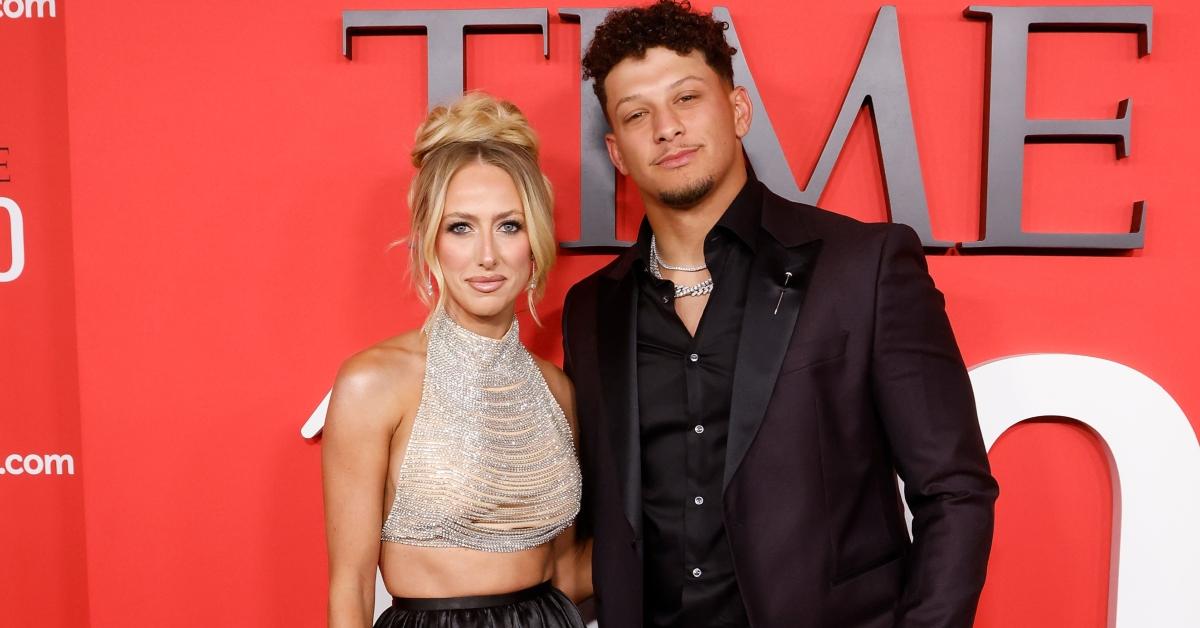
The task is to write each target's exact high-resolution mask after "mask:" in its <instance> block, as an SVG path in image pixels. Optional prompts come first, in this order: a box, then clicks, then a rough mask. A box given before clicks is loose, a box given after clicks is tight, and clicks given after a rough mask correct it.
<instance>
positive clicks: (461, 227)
mask: <svg viewBox="0 0 1200 628" xmlns="http://www.w3.org/2000/svg"><path fill="white" fill-rule="evenodd" d="M446 231H448V232H450V233H467V232H469V231H471V225H468V224H467V223H465V222H455V223H451V224H450V226H449V227H447V228H446Z"/></svg>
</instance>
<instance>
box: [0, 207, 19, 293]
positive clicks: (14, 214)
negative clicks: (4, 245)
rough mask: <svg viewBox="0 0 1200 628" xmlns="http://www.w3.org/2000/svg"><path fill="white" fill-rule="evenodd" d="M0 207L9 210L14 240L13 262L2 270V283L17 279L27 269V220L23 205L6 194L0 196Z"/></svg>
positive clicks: (12, 238)
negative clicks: (24, 216)
mask: <svg viewBox="0 0 1200 628" xmlns="http://www.w3.org/2000/svg"><path fill="white" fill-rule="evenodd" d="M0 207H3V208H4V209H5V210H7V211H8V226H9V231H10V232H11V234H12V235H11V237H10V239H11V240H12V263H10V264H9V267H8V270H6V271H4V272H0V283H7V282H10V281H16V279H17V277H20V276H21V273H22V272H23V271H24V270H25V221H24V219H23V218H22V216H21V206H20V205H17V202H16V201H14V200H12V199H11V198H8V197H6V196H0Z"/></svg>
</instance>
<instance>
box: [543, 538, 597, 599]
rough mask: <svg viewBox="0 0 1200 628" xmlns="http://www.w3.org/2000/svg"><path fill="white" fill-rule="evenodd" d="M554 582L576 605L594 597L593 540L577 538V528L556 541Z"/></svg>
mask: <svg viewBox="0 0 1200 628" xmlns="http://www.w3.org/2000/svg"><path fill="white" fill-rule="evenodd" d="M552 580H553V584H554V586H555V587H556V588H558V590H560V591H562V592H563V593H565V594H566V595H567V597H568V598H571V601H572V602H574V603H576V604H578V603H580V602H582V601H584V600H586V599H588V598H589V597H592V540H591V539H588V540H586V541H580V540H578V539H577V538H575V526H571V527H569V528H567V529H566V530H564V531H563V533H562V534H560V535H558V537H557V538H555V539H554V578H553V579H552Z"/></svg>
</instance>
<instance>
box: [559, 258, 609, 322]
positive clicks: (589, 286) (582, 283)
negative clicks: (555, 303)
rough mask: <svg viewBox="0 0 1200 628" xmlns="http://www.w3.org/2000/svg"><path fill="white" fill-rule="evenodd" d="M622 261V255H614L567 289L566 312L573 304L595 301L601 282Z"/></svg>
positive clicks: (564, 308) (564, 310)
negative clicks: (607, 261)
mask: <svg viewBox="0 0 1200 628" xmlns="http://www.w3.org/2000/svg"><path fill="white" fill-rule="evenodd" d="M620 263H621V255H617V256H616V257H614V258H613V259H612V260H611V261H610V262H609V263H607V264H605V265H604V266H603V267H601V268H600V269H599V270H596V271H594V272H592V273H591V274H589V275H588V276H586V277H584V278H583V279H580V280H579V281H576V282H575V284H574V285H572V286H571V287H570V289H568V290H567V296H566V299H565V302H564V305H563V312H564V314H565V313H566V312H567V311H568V310H569V309H570V308H571V306H572V304H573V303H575V304H577V303H582V302H584V301H595V300H596V298H597V296H596V295H597V293H598V291H599V288H600V283H601V282H602V281H604V279H605V278H606V277H608V276H610V275H611V274H612V273H613V272H614V271H615V269H616V267H617V266H618V265H619V264H620Z"/></svg>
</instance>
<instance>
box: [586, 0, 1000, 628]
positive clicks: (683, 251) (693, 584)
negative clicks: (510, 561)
mask: <svg viewBox="0 0 1200 628" xmlns="http://www.w3.org/2000/svg"><path fill="white" fill-rule="evenodd" d="M724 28H725V25H724V24H723V23H720V22H715V21H714V20H713V19H712V17H711V15H708V14H700V13H697V12H694V11H692V10H691V7H690V6H689V5H688V4H687V3H682V4H677V3H674V2H670V1H667V0H662V1H660V2H658V3H657V4H654V5H652V6H650V7H645V8H635V9H628V10H622V11H617V12H614V13H612V14H610V15H609V17H608V18H607V19H606V20H605V22H604V23H603V24H602V25H601V26H600V27H599V28H598V29H597V31H596V35H595V38H594V40H593V41H592V43H591V45H590V48H589V49H588V52H587V54H586V55H585V57H584V60H583V64H584V68H585V73H586V75H587V76H590V77H591V78H593V79H594V80H595V91H596V95H597V97H598V98H599V99H600V103H601V105H602V107H603V108H604V112H605V114H606V116H607V118H608V121H609V123H610V126H611V129H612V132H611V133H609V134H608V135H607V136H606V138H605V139H606V142H607V146H608V151H609V155H610V157H611V159H612V162H613V164H614V165H615V166H616V168H617V169H618V170H619V171H620V172H621V173H622V174H624V175H627V176H628V177H629V178H630V179H632V181H633V182H634V183H635V184H636V185H637V186H638V189H639V191H640V193H641V197H642V200H643V203H644V205H645V208H646V220H645V221H643V223H642V227H641V231H640V233H639V235H638V241H637V243H636V244H635V245H634V246H632V247H630V249H629V250H628V251H626V252H624V253H623V254H621V255H620V256H619V257H618V258H617V259H616V260H615V261H613V262H612V263H611V264H609V265H608V266H607V267H605V268H604V269H602V270H600V271H599V272H597V273H595V274H594V275H592V276H590V277H588V278H587V279H584V280H583V281H581V282H580V283H579V284H578V285H576V286H575V287H574V288H572V289H571V291H570V293H569V294H568V296H567V300H566V304H565V305H564V313H563V338H564V347H565V360H566V363H567V364H566V365H567V369H568V372H569V374H570V375H571V377H572V379H573V380H574V383H575V386H576V395H577V407H578V413H579V420H580V430H581V434H580V439H581V443H582V451H581V459H582V463H583V468H584V482H585V489H584V491H585V496H584V513H583V515H581V519H580V529H581V532H582V533H583V534H591V535H592V536H593V537H594V543H595V545H594V554H593V556H594V558H593V560H594V563H593V579H594V585H595V590H596V600H597V608H598V615H599V620H600V624H601V626H602V627H603V628H630V627H634V626H647V627H658V626H671V627H687V628H692V627H709V626H712V627H716V626H722V627H724V626H753V627H754V628H798V627H801V628H803V627H818V626H819V627H831V628H847V627H862V628H867V627H884V626H906V627H907V626H912V627H916V626H922V627H925V626H929V627H933V626H938V627H967V626H970V625H971V623H972V619H973V617H974V613H975V606H976V604H977V601H978V598H979V593H980V589H981V588H982V586H983V580H984V574H985V571H986V565H987V556H988V551H989V548H990V545H991V535H992V516H993V513H992V509H993V504H994V501H995V498H996V495H997V486H996V483H995V481H994V480H993V478H992V476H991V475H990V472H989V468H988V462H987V456H986V452H985V450H984V447H983V442H982V438H981V437H980V433H979V426H978V421H977V418H976V415H975V407H974V400H973V397H972V393H971V387H970V382H969V380H968V378H967V374H966V370H965V368H964V366H963V362H962V357H961V355H960V354H959V351H958V347H957V345H956V343H955V340H954V336H953V334H952V332H951V329H950V325H949V322H948V320H947V318H946V314H945V311H944V303H943V299H942V296H941V293H939V292H938V291H937V289H936V288H935V287H934V285H933V282H932V280H931V279H930V277H929V275H928V273H927V270H926V266H925V259H924V256H923V252H922V249H921V245H920V243H919V241H918V239H917V237H916V235H915V234H914V233H913V231H912V230H911V229H909V228H908V227H905V226H901V225H891V224H863V223H860V222H857V221H854V220H852V219H849V218H846V217H843V216H839V215H836V214H833V213H829V212H826V211H823V210H820V209H817V208H816V207H811V206H808V205H802V204H798V203H792V202H789V201H787V200H784V199H782V198H780V197H778V196H776V195H774V194H773V193H771V191H770V190H767V189H766V188H765V187H764V186H763V185H762V184H760V183H759V182H758V181H757V180H755V179H754V176H753V172H752V171H751V170H750V169H749V167H748V165H747V163H746V160H745V157H744V154H743V152H742V147H741V138H742V137H743V136H745V134H746V133H747V131H748V130H749V128H750V123H751V119H752V117H753V111H752V108H751V104H750V100H749V98H748V96H747V93H746V91H745V90H744V89H743V88H741V87H736V86H734V83H733V71H732V62H731V60H730V59H731V56H732V54H733V53H734V52H735V51H734V50H733V49H732V48H730V47H729V46H728V44H727V43H726V42H725V39H724V34H723V30H724ZM896 474H899V476H900V477H901V478H902V479H903V480H904V483H905V484H904V486H905V495H906V497H907V501H908V504H909V506H910V508H911V510H912V513H913V516H914V521H913V532H914V538H913V539H912V541H911V542H910V540H909V537H908V534H907V531H906V529H905V521H904V512H903V507H902V504H901V501H900V497H899V493H898V489H897V484H896Z"/></svg>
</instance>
